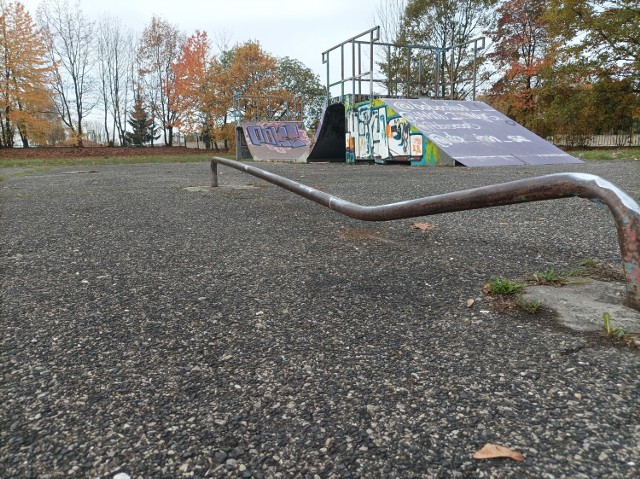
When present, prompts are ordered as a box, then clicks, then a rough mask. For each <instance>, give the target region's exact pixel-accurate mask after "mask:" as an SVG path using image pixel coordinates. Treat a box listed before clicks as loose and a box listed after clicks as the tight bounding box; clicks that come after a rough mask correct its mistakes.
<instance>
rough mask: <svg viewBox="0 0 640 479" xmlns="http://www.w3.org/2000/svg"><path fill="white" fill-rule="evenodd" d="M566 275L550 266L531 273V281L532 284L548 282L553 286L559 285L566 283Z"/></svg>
mask: <svg viewBox="0 0 640 479" xmlns="http://www.w3.org/2000/svg"><path fill="white" fill-rule="evenodd" d="M567 276H568V275H567V274H564V273H560V274H559V273H556V271H555V270H554V269H553V268H552V269H548V270H546V271H542V272H539V273H533V279H532V280H531V281H532V282H533V283H534V284H550V285H553V286H561V285H563V284H567Z"/></svg>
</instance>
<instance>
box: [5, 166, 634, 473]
mask: <svg viewBox="0 0 640 479" xmlns="http://www.w3.org/2000/svg"><path fill="white" fill-rule="evenodd" d="M208 167H209V166H208V162H202V163H191V164H160V165H121V166H100V165H98V166H96V165H92V166H91V168H90V169H89V168H87V169H82V167H73V168H66V169H65V168H57V169H55V168H54V169H50V170H48V171H40V172H34V173H33V174H30V175H27V176H22V175H18V174H14V173H15V172H8V173H7V172H3V175H4V176H5V179H4V181H2V182H0V192H1V201H2V217H1V221H2V228H1V247H0V248H1V250H0V258H1V259H0V261H1V262H0V265H1V268H2V281H3V284H2V297H1V301H2V305H1V306H2V317H1V330H2V350H1V355H2V356H1V365H2V373H1V374H2V376H1V377H2V379H1V381H2V382H1V389H0V397H1V398H2V402H1V404H2V424H1V425H0V477H3V478H4V477H7V478H9V477H15V478H29V477H40V478H46V477H91V478H95V477H103V478H112V477H113V476H115V475H118V474H120V475H119V476H118V477H127V476H129V477H131V478H137V477H141V478H148V477H227V476H229V477H256V478H260V477H283V478H284V477H310V478H313V477H316V476H317V477H320V478H332V477H336V478H348V477H362V478H376V477H442V478H449V477H451V478H465V477H473V478H476V477H477V478H483V477H495V478H522V477H531V478H545V479H552V478H563V477H567V478H594V477H607V478H616V477H628V478H631V477H638V474H639V473H640V472H639V471H640V380H639V377H640V374H639V373H640V354H639V352H638V351H637V350H632V349H628V348H625V347H620V346H618V345H616V344H613V343H612V342H610V341H608V340H605V339H603V338H600V337H599V336H598V335H594V334H587V333H577V332H572V331H570V330H567V329H565V328H563V327H561V326H559V325H557V324H556V323H555V322H554V320H553V318H551V317H549V315H545V314H542V315H537V316H518V315H512V314H506V313H501V312H498V311H496V310H495V309H493V308H492V307H491V306H490V305H489V304H488V301H487V300H486V298H484V297H483V295H482V292H481V290H482V286H483V282H484V281H485V280H489V279H493V278H495V277H498V276H506V277H509V278H512V279H517V278H522V277H523V276H525V275H527V274H531V273H533V272H536V271H543V270H546V269H548V268H552V267H553V268H555V269H556V270H565V269H569V268H572V267H575V266H576V265H577V264H578V262H579V261H580V260H581V259H583V258H592V259H596V260H600V261H606V262H613V263H617V262H618V261H619V252H618V247H617V239H616V233H615V228H614V225H613V222H612V221H611V219H610V218H609V215H608V213H607V211H606V210H602V209H600V208H598V206H596V205H595V204H592V203H590V202H588V201H586V200H582V199H567V200H558V201H550V202H541V203H535V204H526V205H518V206H510V207H503V208H494V209H486V210H477V211H471V212H462V213H454V214H449V215H441V216H433V217H429V218H421V219H417V220H399V221H393V222H387V223H363V222H359V221H356V220H351V219H349V218H345V217H342V216H340V215H338V214H336V213H334V212H332V211H330V210H327V209H325V208H323V207H321V206H319V205H316V204H314V203H311V202H309V201H307V200H304V199H302V198H300V197H297V196H295V195H292V194H291V193H288V192H286V191H284V190H281V189H279V188H277V187H275V186H270V185H268V184H266V183H264V182H262V181H260V180H258V179H256V178H253V177H250V176H247V175H243V174H242V173H240V172H238V171H235V170H231V169H228V168H224V167H220V172H221V176H220V182H221V185H222V187H220V188H218V189H216V190H215V191H210V190H208V189H207V188H193V187H198V186H206V185H207V184H208V182H209V171H208ZM264 167H265V169H268V170H270V171H274V172H276V173H279V174H282V175H284V176H287V177H289V178H292V179H296V180H298V181H301V182H303V183H306V184H308V185H310V186H315V187H321V188H322V189H323V190H324V191H326V192H328V193H332V194H336V195H338V196H341V197H344V198H346V199H349V200H352V201H355V202H358V203H362V204H380V203H387V202H391V201H397V200H404V199H410V198H415V197H419V196H426V195H431V194H436V193H442V192H448V191H455V190H458V189H465V188H470V187H475V186H481V185H487V184H493V183H497V182H502V181H508V180H513V179H519V178H525V177H530V176H536V175H540V174H546V173H553V172H560V171H581V172H586V173H594V174H598V175H601V176H603V177H605V178H607V179H609V180H611V181H613V182H614V183H617V184H618V185H619V186H621V187H622V188H623V189H625V190H626V191H627V192H628V193H630V194H631V195H632V196H633V197H634V198H636V199H640V162H603V163H588V164H585V165H576V166H569V167H567V166H564V167H522V168H520V167H511V168H487V169H465V168H439V169H426V168H425V169H420V168H408V167H401V166H386V167H382V166H374V165H361V166H355V167H354V166H348V165H342V164H338V165H329V164H312V165H286V164H267V165H264ZM83 171H86V172H83ZM89 171H92V172H89ZM188 188H189V189H188ZM414 221H420V222H429V223H432V224H433V225H434V226H435V228H434V229H432V230H431V231H428V232H421V231H418V230H415V229H412V228H411V227H410V225H411V223H412V222H414ZM469 298H475V299H476V303H475V305H474V306H473V308H471V309H467V307H466V304H465V303H466V300H467V299H469ZM485 443H494V444H499V445H503V446H506V447H509V448H512V449H514V450H517V451H519V452H521V453H522V454H523V455H524V456H525V458H526V459H525V461H524V462H515V461H512V460H509V459H497V460H486V461H479V460H474V459H473V458H472V455H473V453H474V452H475V451H476V450H478V449H480V448H481V447H482V446H483V445H484V444H485Z"/></svg>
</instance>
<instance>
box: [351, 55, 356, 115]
mask: <svg viewBox="0 0 640 479" xmlns="http://www.w3.org/2000/svg"><path fill="white" fill-rule="evenodd" d="M351 93H353V96H354V98H355V96H356V44H355V43H351ZM354 103H355V100H354Z"/></svg>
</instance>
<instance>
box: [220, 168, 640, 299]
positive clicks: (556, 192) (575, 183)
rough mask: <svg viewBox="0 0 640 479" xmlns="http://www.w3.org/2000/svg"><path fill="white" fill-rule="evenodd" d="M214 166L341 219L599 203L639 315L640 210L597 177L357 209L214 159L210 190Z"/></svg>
mask: <svg viewBox="0 0 640 479" xmlns="http://www.w3.org/2000/svg"><path fill="white" fill-rule="evenodd" d="M219 164H220V165H224V166H228V167H230V168H235V169H236V170H240V171H244V172H245V173H248V174H250V175H253V176H255V177H258V178H261V179H263V180H265V181H268V182H269V183H273V184H274V185H277V186H280V187H282V188H284V189H286V190H289V191H291V192H292V193H296V194H298V195H300V196H303V197H304V198H307V199H309V200H312V201H315V202H316V203H319V204H321V205H323V206H326V207H327V208H330V209H332V210H334V211H337V212H338V213H341V214H343V215H345V216H349V217H351V218H356V219H359V220H363V221H389V220H399V219H404V218H414V217H417V216H429V215H435V214H440V213H452V212H454V211H464V210H473V209H479V208H489V207H492V206H506V205H513V204H518V203H527V202H530V201H544V200H555V199H560V198H572V197H580V198H586V199H588V200H591V201H594V202H597V203H602V204H604V205H605V206H607V208H609V211H610V212H611V215H612V216H613V220H614V221H615V224H616V228H617V230H618V242H619V244H620V252H621V254H622V266H623V269H624V274H625V281H626V287H627V296H626V301H625V302H626V304H627V305H628V306H630V307H631V308H633V309H636V310H638V311H640V206H638V203H636V201H635V200H634V199H633V198H631V197H630V196H629V195H628V194H627V193H625V192H624V191H622V190H621V189H620V188H618V187H617V186H616V185H614V184H613V183H611V182H609V181H607V180H605V179H604V178H601V177H599V176H595V175H589V174H582V173H557V174H553V175H546V176H538V177H535V178H528V179H524V180H518V181H511V182H509V183H501V184H498V185H491V186H483V187H481V188H474V189H471V190H463V191H457V192H454V193H446V194H442V195H435V196H428V197H425V198H418V199H415V200H408V201H401V202H398V203H391V204H388V205H379V206H362V205H358V204H355V203H351V202H350V201H346V200H343V199H341V198H338V197H336V196H333V195H330V194H328V193H325V192H323V191H320V190H316V189H315V188H311V187H309V186H306V185H303V184H300V183H298V182H295V181H293V180H290V179H288V178H284V177H282V176H279V175H276V174H273V173H270V172H268V171H265V170H262V169H260V168H256V167H254V166H250V165H247V164H244V163H240V162H238V161H233V160H227V159H225V158H219V157H214V158H213V159H212V160H211V186H213V187H216V186H218V165H219Z"/></svg>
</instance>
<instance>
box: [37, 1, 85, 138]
mask: <svg viewBox="0 0 640 479" xmlns="http://www.w3.org/2000/svg"><path fill="white" fill-rule="evenodd" d="M37 16H38V21H39V22H40V24H41V26H42V28H43V29H44V30H45V31H46V32H47V33H48V36H49V57H50V61H51V63H52V65H53V67H54V70H55V72H54V82H53V85H52V86H53V89H54V91H55V94H56V95H55V107H56V110H57V112H58V115H59V116H60V118H61V119H62V121H63V123H64V124H65V125H66V126H67V128H69V130H70V131H71V133H72V134H73V136H74V142H75V144H76V145H77V146H82V139H83V137H84V126H83V122H84V119H85V118H86V117H87V115H89V114H90V113H91V110H92V109H93V107H94V106H95V100H94V99H93V98H92V97H91V95H92V94H93V87H94V82H93V78H92V73H93V67H94V64H95V56H94V55H93V28H94V24H93V22H92V21H90V20H89V19H87V18H86V17H85V16H84V14H83V13H82V9H81V8H80V3H79V2H76V3H75V4H74V5H73V6H70V5H69V2H68V1H67V0H45V1H44V2H43V3H41V4H40V6H39V7H38V11H37Z"/></svg>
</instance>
